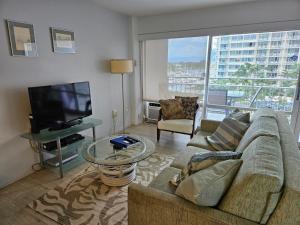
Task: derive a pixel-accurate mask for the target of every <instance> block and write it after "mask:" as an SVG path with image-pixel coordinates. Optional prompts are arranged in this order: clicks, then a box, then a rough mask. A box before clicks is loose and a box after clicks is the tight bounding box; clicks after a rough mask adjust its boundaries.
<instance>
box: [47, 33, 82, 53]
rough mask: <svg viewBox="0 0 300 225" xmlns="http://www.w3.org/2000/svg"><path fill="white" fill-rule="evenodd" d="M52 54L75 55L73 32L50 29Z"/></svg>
mask: <svg viewBox="0 0 300 225" xmlns="http://www.w3.org/2000/svg"><path fill="white" fill-rule="evenodd" d="M50 31H51V37H52V47H53V52H58V53H76V49H75V38H74V32H73V31H69V30H63V29H58V28H53V27H51V28H50Z"/></svg>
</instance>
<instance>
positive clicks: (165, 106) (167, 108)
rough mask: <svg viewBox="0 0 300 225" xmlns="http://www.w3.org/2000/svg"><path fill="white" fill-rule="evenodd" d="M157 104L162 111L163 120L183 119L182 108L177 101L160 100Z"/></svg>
mask: <svg viewBox="0 0 300 225" xmlns="http://www.w3.org/2000/svg"><path fill="white" fill-rule="evenodd" d="M159 103H160V107H161V111H162V117H163V119H164V120H172V119H184V118H185V114H184V111H183V107H182V104H181V102H180V101H179V100H176V99H168V100H160V101H159Z"/></svg>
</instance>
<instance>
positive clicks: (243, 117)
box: [228, 109, 250, 123]
mask: <svg viewBox="0 0 300 225" xmlns="http://www.w3.org/2000/svg"><path fill="white" fill-rule="evenodd" d="M228 117H231V118H233V119H236V120H238V121H241V122H244V123H250V113H248V112H247V113H243V112H241V111H240V110H239V109H235V110H233V112H232V113H230V114H229V115H228Z"/></svg>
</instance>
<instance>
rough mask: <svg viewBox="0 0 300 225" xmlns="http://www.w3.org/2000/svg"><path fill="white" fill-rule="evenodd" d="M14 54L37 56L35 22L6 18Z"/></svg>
mask: <svg viewBox="0 0 300 225" xmlns="http://www.w3.org/2000/svg"><path fill="white" fill-rule="evenodd" d="M6 23H7V30H8V36H9V42H10V49H11V54H12V56H28V57H34V56H37V46H36V40H35V35H34V29H33V24H28V23H23V22H16V21H11V20H6Z"/></svg>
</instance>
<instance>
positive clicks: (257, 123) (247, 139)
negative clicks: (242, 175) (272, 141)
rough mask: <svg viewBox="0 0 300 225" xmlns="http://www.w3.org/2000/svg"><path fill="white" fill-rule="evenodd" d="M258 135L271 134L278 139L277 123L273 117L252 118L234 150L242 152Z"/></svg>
mask: <svg viewBox="0 0 300 225" xmlns="http://www.w3.org/2000/svg"><path fill="white" fill-rule="evenodd" d="M259 136H273V137H276V138H278V140H279V131H278V125H277V121H276V119H275V118H272V117H258V118H257V119H256V120H254V121H253V122H252V123H251V125H250V127H249V128H248V130H247V131H246V133H245V134H244V136H243V138H242V139H241V141H240V143H239V145H238V147H237V148H236V151H238V152H243V151H244V150H245V149H246V147H247V146H248V145H249V144H250V143H251V142H252V141H253V140H254V139H255V138H257V137H259Z"/></svg>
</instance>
